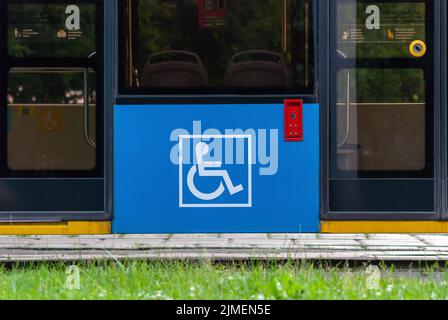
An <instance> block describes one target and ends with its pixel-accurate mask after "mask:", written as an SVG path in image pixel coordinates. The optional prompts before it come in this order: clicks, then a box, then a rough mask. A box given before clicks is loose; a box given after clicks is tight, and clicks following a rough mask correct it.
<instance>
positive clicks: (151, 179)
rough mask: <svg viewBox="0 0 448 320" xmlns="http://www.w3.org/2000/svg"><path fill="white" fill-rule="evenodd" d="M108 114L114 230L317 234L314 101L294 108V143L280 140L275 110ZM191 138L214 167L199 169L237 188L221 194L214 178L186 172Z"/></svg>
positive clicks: (187, 108)
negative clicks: (298, 122)
mask: <svg viewBox="0 0 448 320" xmlns="http://www.w3.org/2000/svg"><path fill="white" fill-rule="evenodd" d="M114 113H115V124H114V131H115V132H114V134H115V138H114V140H115V145H114V158H115V159H114V160H115V163H114V175H115V177H114V180H115V182H114V185H115V190H114V207H115V210H114V213H115V214H114V221H113V232H114V233H207V232H217V233H219V232H223V233H224V232H268V233H269V232H318V231H319V106H318V105H317V104H306V105H304V110H303V131H304V140H303V142H286V141H285V139H284V113H283V105H280V104H272V105H269V104H266V105H264V104H262V105H133V106H129V105H126V106H115V108H114ZM232 139H234V141H232V142H230V140H232ZM180 140H183V141H182V146H181V148H182V151H179V152H178V149H179V147H180ZM249 140H250V142H249ZM195 141H196V142H197V141H205V142H206V143H208V144H209V145H210V147H211V149H212V150H211V151H213V154H212V153H210V154H209V155H208V157H209V158H210V159H209V160H216V159H218V158H220V160H221V161H220V162H222V164H221V165H219V166H215V167H217V168H208V169H207V170H211V171H213V170H215V169H216V170H218V172H220V173H222V172H224V171H225V172H227V173H228V178H230V181H231V184H233V186H234V187H235V188H236V187H238V186H242V189H243V190H237V191H236V192H235V194H231V192H230V188H229V186H228V185H227V183H226V181H224V179H221V178H223V177H221V176H219V174H220V173H219V174H216V175H215V176H213V175H214V174H210V173H209V175H211V176H201V173H200V172H199V171H198V170H196V169H195V168H194V169H192V168H193V167H195V166H196V165H197V162H198V161H195V160H194V159H195V157H194V156H193V154H194V153H195V146H197V143H196V144H195ZM219 141H220V142H221V143H219ZM213 142H215V143H213ZM249 143H250V144H249ZM232 144H233V146H232ZM187 145H188V150H186V149H187ZM229 146H232V147H229ZM242 146H244V148H243V147H242ZM240 147H241V148H243V149H244V150H243V149H241V148H240ZM249 148H250V150H251V152H250V153H249V152H247V151H248V150H249ZM231 150H233V153H232V151H231ZM241 150H243V153H244V156H242V154H241V153H239V152H240V151H241ZM277 150H278V151H277ZM219 153H221V155H219ZM180 154H181V155H182V157H181V158H179V155H180ZM249 154H250V156H249ZM249 157H251V159H250V158H249ZM187 158H189V159H190V160H191V161H187ZM230 159H233V161H232V160H230ZM243 159H244V161H242V160H243ZM218 160H219V159H218ZM176 161H177V163H176ZM204 162H205V160H204ZM209 162H212V161H209ZM215 162H216V161H215ZM218 162H219V161H218ZM179 163H182V165H180V164H179ZM180 167H182V170H181V168H180ZM206 172H210V171H206ZM215 172H216V171H215ZM190 175H191V176H190ZM191 177H193V178H192V179H191V180H189V178H191ZM189 182H191V183H190V185H189ZM190 186H191V188H190ZM195 187H196V189H195ZM195 190H196V191H195ZM223 190H224V191H223ZM215 191H216V194H213V192H215ZM195 192H196V193H195ZM197 192H200V193H202V194H206V195H209V197H210V198H213V199H203V198H201V194H199V195H198V194H197Z"/></svg>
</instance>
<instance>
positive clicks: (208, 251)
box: [0, 234, 448, 262]
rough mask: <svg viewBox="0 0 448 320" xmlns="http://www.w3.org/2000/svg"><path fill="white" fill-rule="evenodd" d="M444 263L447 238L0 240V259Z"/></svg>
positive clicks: (188, 236)
mask: <svg viewBox="0 0 448 320" xmlns="http://www.w3.org/2000/svg"><path fill="white" fill-rule="evenodd" d="M128 259H143V260H145V259H146V260H157V259H158V260H179V259H181V260H182V259H187V260H188V259H194V260H197V259H207V260H250V259H257V260H267V259H272V260H275V259H277V260H285V259H291V260H337V261H350V260H352V261H373V260H384V261H448V235H409V234H403V235H397V234H393V235H388V234H381V235H375V234H369V235H367V234H353V235H350V234H157V235H106V236H104V235H101V236H92V235H89V236H79V237H78V236H31V237H19V236H18V237H14V236H0V261H3V262H11V261H77V260H128Z"/></svg>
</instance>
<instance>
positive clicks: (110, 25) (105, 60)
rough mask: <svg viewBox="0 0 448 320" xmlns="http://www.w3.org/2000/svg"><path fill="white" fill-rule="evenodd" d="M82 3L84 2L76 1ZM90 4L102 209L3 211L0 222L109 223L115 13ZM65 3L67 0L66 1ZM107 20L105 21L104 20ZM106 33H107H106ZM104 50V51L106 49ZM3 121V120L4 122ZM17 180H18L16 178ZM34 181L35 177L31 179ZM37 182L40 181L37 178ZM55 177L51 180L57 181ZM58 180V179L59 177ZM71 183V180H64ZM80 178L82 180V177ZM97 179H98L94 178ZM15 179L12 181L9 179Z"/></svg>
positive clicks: (0, 30)
mask: <svg viewBox="0 0 448 320" xmlns="http://www.w3.org/2000/svg"><path fill="white" fill-rule="evenodd" d="M17 2H25V3H26V2H39V3H43V4H45V3H47V4H56V3H61V2H62V3H64V1H61V0H59V1H58V0H34V1H21V0H19V1H17ZM79 2H80V3H83V2H84V1H83V0H80V1H79ZM92 2H95V3H97V5H98V7H97V8H98V9H99V10H98V11H97V14H96V15H97V19H98V20H97V35H99V37H98V40H97V52H101V53H102V57H100V58H101V59H102V61H101V63H100V66H101V68H100V69H101V70H98V71H97V72H98V79H99V80H100V81H99V83H98V85H99V86H101V90H102V94H103V101H102V102H103V106H102V109H103V114H102V116H103V124H102V129H103V130H102V131H101V132H100V134H101V135H103V137H104V138H103V146H102V150H101V152H102V154H103V156H102V160H103V164H102V176H103V178H99V180H102V181H103V182H102V184H103V190H104V191H103V195H104V197H103V200H102V202H103V206H102V207H103V210H100V211H76V210H73V211H62V210H55V211H34V210H29V211H12V210H11V211H2V212H0V223H1V222H2V221H5V222H65V221H108V220H111V217H112V203H113V201H112V175H113V168H112V165H113V164H112V157H111V154H112V150H111V149H112V112H111V110H112V104H111V102H112V90H111V88H112V85H111V83H110V81H105V79H111V78H112V74H113V71H112V70H113V68H110V67H108V68H106V67H105V66H110V65H111V58H110V56H111V54H112V53H111V51H112V48H113V45H112V43H113V40H112V39H114V36H115V33H114V32H113V30H114V21H113V19H111V17H113V16H114V14H115V10H114V8H113V6H111V5H110V3H109V2H110V1H104V0H94V1H92ZM67 3H68V1H67ZM6 8H7V1H3V2H2V3H1V4H0V17H1V18H2V19H0V20H1V22H0V50H1V52H4V53H6V52H7V19H6V18H7V10H6ZM106 17H108V18H106ZM106 30H107V32H105V31H106ZM106 48H107V49H106ZM0 68H1V71H2V73H3V74H7V69H6V65H5V64H3V65H1V66H0ZM0 82H1V83H2V85H3V86H4V88H0V89H1V90H0V91H2V92H1V93H2V95H4V96H5V97H6V95H5V93H6V82H5V79H4V78H3V77H2V79H1V80H0ZM5 120H6V119H5ZM19 179H20V178H19ZM31 179H36V178H31ZM37 179H39V178H37ZM57 179H58V178H55V179H54V180H57ZM59 179H60V178H59ZM67 179H68V180H70V178H67ZM81 179H82V178H81ZM95 179H97V178H95ZM12 180H14V178H12Z"/></svg>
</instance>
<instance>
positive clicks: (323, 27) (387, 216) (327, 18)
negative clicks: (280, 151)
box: [318, 0, 448, 221]
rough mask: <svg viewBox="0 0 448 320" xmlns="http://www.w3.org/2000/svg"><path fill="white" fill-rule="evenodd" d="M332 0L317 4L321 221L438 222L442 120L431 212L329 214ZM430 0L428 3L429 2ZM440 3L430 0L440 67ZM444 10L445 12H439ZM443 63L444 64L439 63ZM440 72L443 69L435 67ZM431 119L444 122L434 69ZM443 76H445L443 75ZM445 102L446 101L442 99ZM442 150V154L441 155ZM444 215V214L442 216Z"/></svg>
mask: <svg viewBox="0 0 448 320" xmlns="http://www.w3.org/2000/svg"><path fill="white" fill-rule="evenodd" d="M331 1H334V0H322V1H319V18H318V19H319V30H320V31H319V32H320V34H319V38H320V50H319V52H320V56H319V59H320V61H321V63H320V70H319V71H320V72H319V83H320V90H321V91H320V101H321V104H322V108H321V110H322V114H321V124H322V126H321V139H322V144H321V145H322V148H321V219H322V220H326V221H438V220H441V219H448V208H447V205H446V202H447V200H446V197H444V196H443V195H444V194H446V192H444V191H446V190H447V188H446V186H447V170H446V169H448V168H446V167H447V162H446V158H447V157H446V155H444V156H442V154H443V153H446V152H445V151H446V150H447V149H448V148H447V147H444V146H445V145H446V144H444V141H445V140H446V139H445V138H444V137H443V132H446V127H447V125H446V123H445V122H446V121H445V122H444V121H435V122H434V209H435V210H434V212H427V213H420V212H414V213H407V212H386V211H385V212H378V213H376V212H353V213H352V212H340V213H338V212H332V211H331V210H330V205H329V203H330V202H329V193H330V192H329V181H330V179H329V178H330V155H331V154H330V152H331V145H330V139H329V137H330V134H331V132H330V128H331V122H330V121H331V119H330V111H331V110H330V108H331V98H330V93H331V90H332V89H331V83H330V79H331V68H330V63H331V54H332V52H331V49H332V48H331V46H330V43H331V41H332V39H331V38H330V37H331V34H332V32H331V31H330V28H331V15H330V14H331V13H330V6H331V4H330V2H331ZM430 1H432V0H430ZM443 2H444V1H440V0H433V3H434V66H435V69H438V68H437V66H443V65H444V64H443V65H442V59H441V56H442V55H441V48H442V41H444V40H442V39H444V37H441V35H445V32H444V30H442V28H441V25H442V21H443V23H444V24H446V21H445V19H444V17H443V14H442V12H446V4H445V3H443ZM442 9H445V11H442ZM443 63H444V62H443ZM439 69H440V70H443V68H439ZM433 76H434V99H433V102H434V119H446V114H445V116H444V115H443V113H445V111H444V110H443V108H442V107H441V106H442V105H443V104H442V101H441V99H442V93H444V95H443V96H445V93H446V90H444V87H441V77H442V76H441V72H440V71H439V70H434V75H433ZM445 77H446V76H445ZM445 99H446V98H445ZM442 138H443V139H442ZM442 151H443V152H442ZM442 213H445V214H442Z"/></svg>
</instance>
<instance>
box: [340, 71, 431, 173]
mask: <svg viewBox="0 0 448 320" xmlns="http://www.w3.org/2000/svg"><path fill="white" fill-rule="evenodd" d="M347 81H349V83H350V89H349V91H347V88H346V83H347ZM347 101H350V103H349V104H348V103H347ZM425 101H426V98H425V79H424V72H423V70H421V69H350V70H340V71H339V73H338V81H337V120H336V121H337V142H338V146H337V165H338V168H339V170H343V171H422V170H423V169H424V168H425V166H426V138H425V137H426V120H425V119H426V118H425V115H426V103H425Z"/></svg>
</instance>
